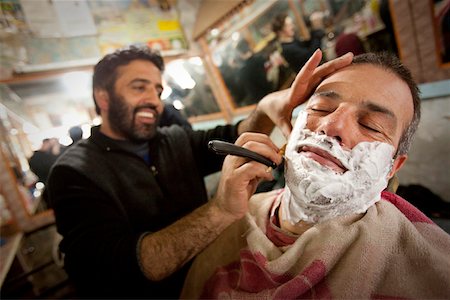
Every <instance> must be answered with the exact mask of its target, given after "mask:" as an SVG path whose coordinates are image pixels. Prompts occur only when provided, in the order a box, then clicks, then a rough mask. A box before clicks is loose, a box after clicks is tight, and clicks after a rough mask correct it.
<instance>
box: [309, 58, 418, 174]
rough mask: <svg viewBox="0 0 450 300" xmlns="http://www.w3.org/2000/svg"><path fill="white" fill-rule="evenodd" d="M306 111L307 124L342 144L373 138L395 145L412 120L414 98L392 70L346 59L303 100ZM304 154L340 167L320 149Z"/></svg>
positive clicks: (330, 165) (345, 147)
mask: <svg viewBox="0 0 450 300" xmlns="http://www.w3.org/2000/svg"><path fill="white" fill-rule="evenodd" d="M306 111H307V113H308V119H307V125H306V127H307V128H308V129H309V130H311V131H314V132H317V133H324V134H325V135H327V136H330V137H333V138H335V139H336V140H337V141H338V142H339V144H340V145H341V146H342V148H343V149H348V150H349V149H353V147H355V146H356V145H357V144H359V143H361V142H373V141H379V142H384V143H387V144H390V145H392V146H393V147H394V148H395V149H397V148H398V144H399V141H400V138H401V135H402V133H403V131H404V130H405V128H406V127H407V126H408V124H409V123H410V122H411V120H412V116H413V103H412V96H411V92H410V90H409V88H408V86H407V84H406V83H405V82H403V81H402V80H401V79H399V78H398V77H397V76H396V75H394V74H392V73H390V72H388V71H385V70H383V69H381V68H380V67H377V66H374V65H370V64H362V65H351V66H349V67H347V68H345V69H343V70H341V71H339V72H337V73H335V74H333V75H331V76H330V77H328V78H326V79H325V80H324V81H323V82H322V83H321V84H320V85H319V86H318V87H317V89H316V91H315V93H314V94H313V96H312V97H311V98H310V100H309V101H308V104H307V107H306ZM305 155H310V156H311V158H313V159H315V160H317V161H318V162H319V163H321V164H323V165H327V166H329V167H330V168H332V169H335V171H337V172H342V170H340V169H341V168H340V167H339V166H337V165H336V164H335V163H333V162H332V161H330V160H328V159H326V158H323V157H320V155H315V153H305ZM398 167H400V166H398ZM394 171H396V170H394Z"/></svg>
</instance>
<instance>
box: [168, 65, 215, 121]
mask: <svg viewBox="0 0 450 300" xmlns="http://www.w3.org/2000/svg"><path fill="white" fill-rule="evenodd" d="M163 77H164V80H165V82H166V84H165V86H164V91H163V94H162V95H161V98H162V99H163V100H164V101H165V102H167V103H171V104H172V105H173V106H174V107H175V108H176V109H178V110H179V111H180V112H181V113H182V114H183V115H184V116H185V117H187V118H190V117H197V116H201V115H208V114H213V113H217V112H220V109H219V106H218V104H217V102H216V99H215V97H214V95H213V93H212V89H211V85H210V83H209V80H208V78H207V77H206V72H205V68H204V66H203V62H202V60H201V58H200V57H191V58H188V59H177V60H173V61H171V62H169V63H168V64H167V65H166V69H165V71H164V75H163Z"/></svg>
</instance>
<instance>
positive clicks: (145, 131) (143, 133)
mask: <svg viewBox="0 0 450 300" xmlns="http://www.w3.org/2000/svg"><path fill="white" fill-rule="evenodd" d="M155 135H156V126H151V128H139V129H135V130H134V131H133V135H132V137H131V140H132V141H133V142H146V141H148V140H151V139H152V138H153V137H155Z"/></svg>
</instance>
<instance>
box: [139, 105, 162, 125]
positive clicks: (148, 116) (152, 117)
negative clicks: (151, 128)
mask: <svg viewBox="0 0 450 300" xmlns="http://www.w3.org/2000/svg"><path fill="white" fill-rule="evenodd" d="M157 115H158V113H157V112H156V110H154V109H153V108H149V107H143V108H137V109H136V110H135V116H136V120H137V121H139V122H142V123H145V124H153V123H155V122H156V117H157Z"/></svg>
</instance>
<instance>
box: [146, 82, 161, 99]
mask: <svg viewBox="0 0 450 300" xmlns="http://www.w3.org/2000/svg"><path fill="white" fill-rule="evenodd" d="M146 96H147V97H146V98H147V99H148V100H150V101H151V102H153V103H154V102H159V101H160V97H159V92H158V90H157V88H156V87H154V86H150V87H149V88H148V89H147V93H146Z"/></svg>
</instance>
